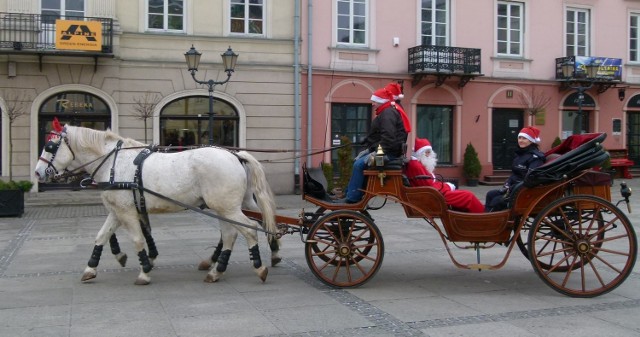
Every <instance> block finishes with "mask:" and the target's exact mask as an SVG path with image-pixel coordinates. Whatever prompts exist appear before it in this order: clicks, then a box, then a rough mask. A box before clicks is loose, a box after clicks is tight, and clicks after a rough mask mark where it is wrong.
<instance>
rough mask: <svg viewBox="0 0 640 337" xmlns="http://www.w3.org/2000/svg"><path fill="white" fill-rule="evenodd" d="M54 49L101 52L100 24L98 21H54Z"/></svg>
mask: <svg viewBox="0 0 640 337" xmlns="http://www.w3.org/2000/svg"><path fill="white" fill-rule="evenodd" d="M56 49H64V50H96V51H101V50H102V24H101V23H100V22H98V21H74V20H56Z"/></svg>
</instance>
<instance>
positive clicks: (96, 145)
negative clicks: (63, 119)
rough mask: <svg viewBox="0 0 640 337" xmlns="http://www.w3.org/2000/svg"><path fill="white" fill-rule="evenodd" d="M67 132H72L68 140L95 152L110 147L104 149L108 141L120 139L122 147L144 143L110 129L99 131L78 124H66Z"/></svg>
mask: <svg viewBox="0 0 640 337" xmlns="http://www.w3.org/2000/svg"><path fill="white" fill-rule="evenodd" d="M66 128H67V133H68V134H72V136H71V137H69V141H70V142H73V143H75V145H76V146H77V147H78V148H80V147H82V148H86V149H88V150H91V151H95V152H97V153H105V152H107V151H111V150H112V149H111V148H109V149H106V148H105V146H106V145H107V144H108V143H111V142H115V141H118V140H122V142H123V143H122V147H123V148H124V147H141V146H146V144H144V143H142V142H139V141H137V140H135V139H132V138H125V137H122V136H120V135H118V134H116V133H115V132H113V131H111V130H109V129H108V130H106V131H99V130H94V129H89V128H84V127H78V126H69V125H67V126H66Z"/></svg>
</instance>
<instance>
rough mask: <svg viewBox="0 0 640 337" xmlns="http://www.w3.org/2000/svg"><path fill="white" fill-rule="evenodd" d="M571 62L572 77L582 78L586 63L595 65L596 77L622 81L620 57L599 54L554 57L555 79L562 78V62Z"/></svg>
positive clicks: (585, 71)
mask: <svg viewBox="0 0 640 337" xmlns="http://www.w3.org/2000/svg"><path fill="white" fill-rule="evenodd" d="M565 62H571V63H573V64H574V75H573V77H574V78H584V77H585V76H586V74H587V67H586V66H587V65H591V64H594V65H597V66H598V73H597V75H596V76H597V77H598V78H599V79H600V80H604V81H622V59H617V58H612V57H600V56H569V57H560V58H557V59H556V79H558V80H559V79H563V78H564V76H563V75H562V64H564V63H565Z"/></svg>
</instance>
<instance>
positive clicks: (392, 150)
mask: <svg viewBox="0 0 640 337" xmlns="http://www.w3.org/2000/svg"><path fill="white" fill-rule="evenodd" d="M406 142H407V131H405V129H404V124H403V122H402V117H401V116H400V113H399V112H398V110H396V109H395V108H394V107H393V106H392V105H390V106H388V107H386V108H384V109H383V110H382V111H381V112H380V114H378V116H377V117H376V118H374V119H373V122H371V130H370V131H369V134H368V135H367V137H366V138H365V139H364V140H363V141H362V144H363V145H365V146H366V147H367V148H368V149H369V151H370V152H375V151H376V150H377V149H378V144H380V145H381V146H382V151H384V153H385V154H386V155H387V156H390V157H401V156H402V155H403V145H404V144H405V143H406Z"/></svg>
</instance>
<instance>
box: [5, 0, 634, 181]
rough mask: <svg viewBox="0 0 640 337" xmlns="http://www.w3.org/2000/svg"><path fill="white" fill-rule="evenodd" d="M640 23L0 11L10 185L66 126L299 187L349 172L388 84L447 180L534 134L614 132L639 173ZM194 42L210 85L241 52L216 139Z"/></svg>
mask: <svg viewBox="0 0 640 337" xmlns="http://www.w3.org/2000/svg"><path fill="white" fill-rule="evenodd" d="M58 20H59V21H58ZM639 21H640V1H637V0H572V1H556V0H519V1H506V0H474V1H471V0H403V1H384V0H326V1H312V0H277V1H276V0H210V1H195V0H137V1H125V0H91V1H89V0H0V109H1V110H2V112H3V114H2V126H1V128H0V130H1V132H2V134H1V135H0V141H1V143H2V144H1V149H2V155H1V160H2V162H1V165H0V168H1V169H2V172H1V173H2V176H3V177H4V178H6V177H8V176H9V175H10V174H11V175H12V176H13V177H14V179H23V178H24V179H31V180H34V178H33V177H32V172H33V168H34V167H35V164H36V163H37V160H38V159H37V158H38V156H39V153H40V150H41V149H42V145H43V144H44V137H45V136H46V133H47V131H48V130H50V124H51V121H52V120H53V118H54V117H57V118H59V119H60V120H61V121H62V122H66V123H71V124H74V125H83V126H87V127H91V128H96V129H106V128H111V129H112V130H114V131H116V132H117V133H119V134H121V135H123V136H126V137H131V138H135V139H137V140H140V141H143V142H147V143H154V144H159V145H172V146H174V147H186V146H192V145H195V146H198V145H201V144H209V143H210V142H213V143H214V144H216V145H224V146H232V147H240V148H246V149H248V150H250V151H253V153H254V154H255V155H256V157H258V158H259V159H260V160H261V161H262V162H263V163H264V165H265V168H266V172H267V175H268V179H269V182H270V183H271V186H272V188H273V190H274V191H275V192H276V193H291V192H293V191H295V190H296V184H297V182H298V178H299V177H298V176H299V170H300V167H301V166H302V164H306V165H308V166H318V165H319V164H320V163H321V162H325V163H328V162H332V163H334V164H335V163H336V159H337V154H336V153H335V152H334V151H331V152H321V151H322V150H326V149H328V148H330V147H331V146H333V145H335V144H338V143H340V141H341V139H343V138H342V137H347V138H348V139H350V140H351V141H353V142H357V141H358V140H359V139H360V138H361V137H362V136H363V135H365V134H366V133H367V131H368V128H369V126H370V123H371V119H372V117H373V116H372V111H371V105H370V101H369V98H370V96H371V94H372V93H373V91H375V90H376V89H377V88H380V87H383V86H384V85H386V84H387V83H389V82H390V81H399V82H401V83H402V85H403V88H404V98H403V100H402V104H403V106H404V108H405V110H406V111H407V113H408V114H409V116H410V119H411V122H412V124H413V129H414V130H413V131H412V132H411V134H410V135H409V139H410V140H409V146H410V147H411V145H412V144H413V140H414V139H415V137H427V138H429V139H430V141H431V143H432V144H433V146H434V148H435V151H436V152H437V153H438V155H439V169H438V171H439V172H438V173H439V174H442V175H443V176H445V177H461V176H462V170H461V167H462V157H463V151H464V149H465V147H466V145H467V144H469V143H471V144H473V145H474V147H475V148H476V150H477V152H478V153H479V156H480V161H481V163H482V167H483V169H482V175H483V176H485V175H491V174H492V173H493V172H494V171H496V170H502V169H508V168H509V167H510V163H511V158H512V157H511V156H512V152H513V149H514V148H515V146H516V144H515V139H516V136H517V133H518V131H519V129H520V128H522V127H523V126H528V125H534V126H536V127H538V128H539V129H541V131H542V133H541V138H542V143H541V148H542V150H548V149H549V148H550V147H551V144H552V142H553V141H554V140H555V139H556V138H559V139H564V138H566V137H568V136H569V135H571V134H574V133H577V132H606V133H607V134H608V137H607V140H606V142H605V146H606V147H607V148H611V149H628V151H629V156H630V158H631V159H632V160H634V161H635V164H636V166H638V165H640V54H639V53H638V49H639V42H638V29H639V27H638V26H639V25H640V23H639ZM97 33H100V34H99V35H100V36H99V39H98V35H97ZM192 46H193V47H195V48H196V49H197V50H198V51H200V52H201V53H202V58H201V61H202V62H201V64H200V66H199V69H198V71H197V72H196V73H195V77H196V79H198V80H201V81H207V80H213V81H224V80H225V79H226V78H227V75H226V73H225V69H224V67H223V66H222V60H221V58H219V56H218V55H220V54H221V53H223V52H225V51H226V50H227V49H228V48H232V50H233V52H235V53H237V54H239V57H238V61H237V66H236V67H235V71H234V72H233V73H232V76H231V79H230V81H229V82H226V83H224V84H221V85H216V86H214V87H213V97H214V104H213V112H214V115H213V116H214V118H213V120H214V123H213V126H212V128H213V136H210V135H209V121H210V118H209V117H210V113H209V95H208V93H209V92H208V87H207V85H203V84H198V83H196V82H195V81H194V79H193V78H192V76H191V74H190V73H189V72H188V71H187V65H186V63H185V58H184V54H185V52H187V51H188V50H189V49H190V48H191V47H192ZM593 65H597V67H596V69H595V70H596V71H597V74H596V76H591V77H590V76H588V75H587V73H586V70H587V68H589V67H587V66H593ZM563 66H567V67H566V69H568V70H573V71H574V73H573V74H571V75H570V76H565V74H563V73H562V69H563ZM12 116H13V117H12ZM358 150H359V149H358V148H357V146H356V148H355V149H354V153H357V151H358ZM320 152H321V153H320ZM316 153H317V154H316ZM56 186H57V185H52V186H46V185H44V186H42V185H41V186H38V189H39V190H46V189H48V188H56Z"/></svg>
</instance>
